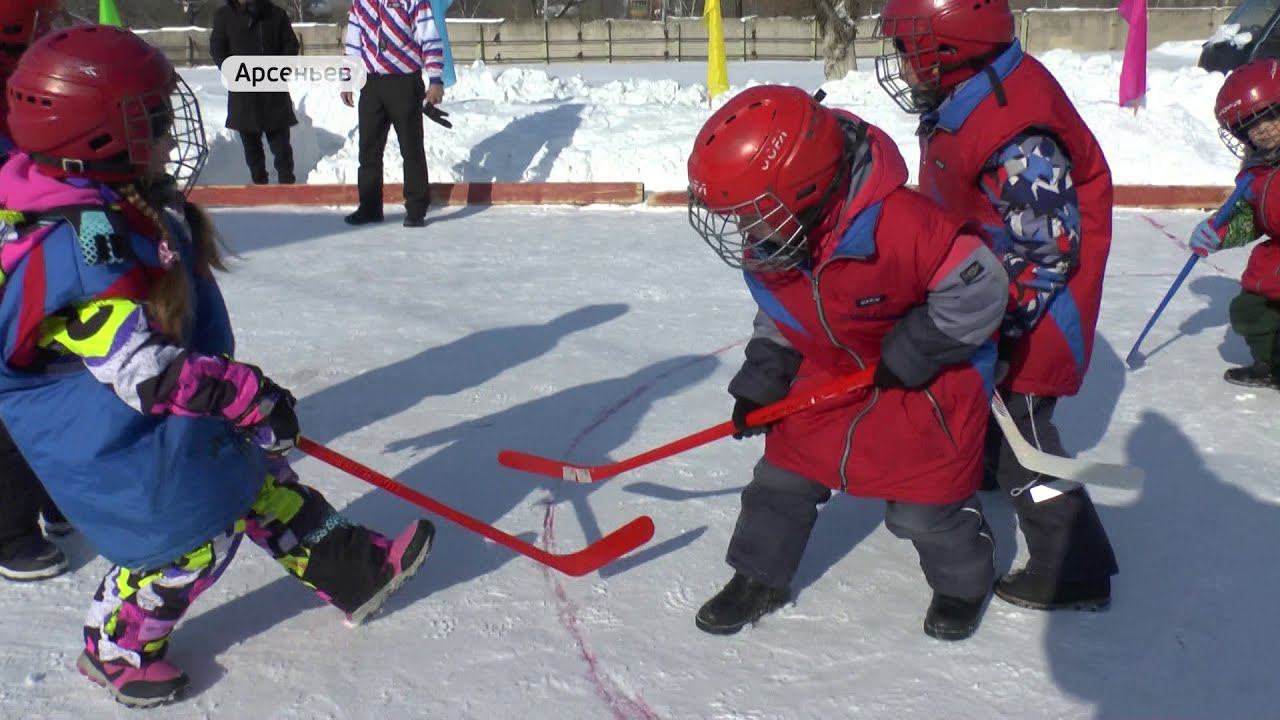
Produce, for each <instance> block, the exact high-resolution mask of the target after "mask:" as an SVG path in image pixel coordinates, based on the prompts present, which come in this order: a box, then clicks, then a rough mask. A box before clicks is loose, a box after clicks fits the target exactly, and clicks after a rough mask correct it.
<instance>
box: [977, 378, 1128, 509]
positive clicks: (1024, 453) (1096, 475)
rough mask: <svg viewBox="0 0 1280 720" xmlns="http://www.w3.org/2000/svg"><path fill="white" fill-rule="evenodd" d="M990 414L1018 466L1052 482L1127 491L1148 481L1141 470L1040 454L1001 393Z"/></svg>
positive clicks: (994, 396)
mask: <svg viewBox="0 0 1280 720" xmlns="http://www.w3.org/2000/svg"><path fill="white" fill-rule="evenodd" d="M991 414H992V415H995V417H996V422H997V423H998V424H999V425H1000V430H1001V431H1003V432H1004V436H1005V439H1007V440H1008V441H1009V447H1010V448H1011V449H1012V450H1013V455H1014V457H1016V458H1017V459H1018V464H1020V465H1022V467H1024V468H1026V469H1028V470H1030V471H1031V472H1034V473H1040V474H1041V475H1046V476H1048V477H1053V478H1062V479H1064V480H1075V481H1076V482H1082V483H1085V484H1087V485H1099V486H1102V487H1112V488H1123V489H1126V490H1130V489H1136V488H1138V487H1141V485H1142V482H1143V480H1145V479H1146V473H1144V472H1143V471H1142V468H1136V467H1132V466H1130V465H1116V464H1113V463H1104V462H1094V461H1092V460H1083V459H1080V458H1065V457H1060V456H1058V455H1050V454H1049V453H1047V452H1044V451H1042V450H1040V449H1039V448H1037V447H1035V446H1034V445H1032V444H1031V443H1029V442H1027V439H1026V438H1025V437H1023V436H1022V432H1021V431H1020V430H1018V425H1017V423H1015V422H1014V421H1013V416H1012V415H1010V414H1009V408H1007V407H1005V404H1004V400H1002V399H1001V398H1000V393H995V394H994V395H992V396H991Z"/></svg>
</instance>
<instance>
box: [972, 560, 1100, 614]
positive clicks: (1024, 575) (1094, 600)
mask: <svg viewBox="0 0 1280 720" xmlns="http://www.w3.org/2000/svg"><path fill="white" fill-rule="evenodd" d="M996 595H997V596H998V597H999V598H1000V599H1001V600H1004V601H1005V602H1007V603H1011V604H1013V605H1017V606H1018V607H1024V608H1027V609H1029V610H1093V611H1097V610H1105V609H1107V607H1108V606H1109V605H1110V604H1111V578H1110V577H1103V578H1101V579H1098V580H1088V581H1081V582H1060V581H1058V580H1057V579H1055V578H1052V577H1049V576H1047V575H1038V574H1036V573H1033V572H1031V571H1030V570H1025V569H1023V570H1018V571H1016V572H1012V573H1009V574H1008V575H1005V576H1004V577H1002V578H1000V580H998V581H997V582H996Z"/></svg>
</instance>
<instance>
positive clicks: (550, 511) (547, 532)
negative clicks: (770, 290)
mask: <svg viewBox="0 0 1280 720" xmlns="http://www.w3.org/2000/svg"><path fill="white" fill-rule="evenodd" d="M742 342H743V341H739V342H736V343H733V344H732V345H726V346H724V347H722V348H720V349H718V350H715V351H713V352H711V353H709V354H707V355H703V356H701V357H698V358H694V359H692V360H690V361H688V362H685V363H681V364H680V365H678V366H676V367H674V368H671V369H670V370H668V371H666V372H664V373H662V374H661V375H659V376H657V377H656V378H654V379H653V380H650V381H649V382H647V383H645V384H643V385H641V386H640V387H638V388H636V389H635V390H632V391H631V392H629V393H627V394H626V395H625V396H623V397H622V398H620V399H619V400H617V401H616V402H614V403H613V404H612V405H610V406H609V407H607V408H605V409H604V410H602V411H601V412H600V413H599V414H598V415H596V417H595V418H594V419H593V420H592V421H591V422H590V423H588V425H587V427H586V429H584V430H583V431H582V432H580V433H578V435H577V437H575V438H574V439H573V441H572V442H570V443H569V448H568V450H567V452H566V453H565V456H566V457H568V456H569V455H570V454H571V453H572V452H573V451H574V450H576V449H577V448H578V445H579V444H580V443H582V441H583V440H585V439H586V438H587V436H588V435H590V434H591V433H592V432H594V431H595V430H596V429H597V428H599V427H600V426H601V425H603V424H605V423H606V422H608V420H609V418H611V417H613V416H614V415H616V414H617V413H618V411H619V410H622V409H623V408H624V407H626V406H627V405H630V404H631V403H632V402H634V401H635V400H636V399H637V398H639V397H640V396H642V395H644V394H645V393H646V392H648V391H649V390H650V389H651V388H652V387H653V386H654V385H657V384H658V383H659V382H661V381H662V380H665V379H666V378H667V377H668V376H670V375H672V374H673V373H676V372H679V371H681V370H684V369H685V368H687V367H690V366H691V365H694V364H696V363H699V362H702V361H703V360H706V359H708V358H711V357H715V356H717V355H720V354H721V353H723V352H725V351H727V350H730V349H732V348H734V347H737V346H738V345H741V344H742ZM552 499H553V500H554V498H552ZM555 541H556V508H555V505H554V503H552V502H548V503H547V509H546V513H545V514H544V515H543V516H542V545H543V547H545V548H546V549H547V550H553V549H554V547H555ZM542 576H543V577H544V578H546V579H547V582H548V583H549V584H550V585H551V591H552V593H554V594H555V596H556V602H557V604H558V605H559V606H560V607H559V610H560V612H559V615H560V624H561V625H562V626H564V629H565V631H566V632H568V633H569V636H570V637H572V638H573V641H574V643H575V644H576V645H577V646H578V653H579V654H580V655H581V656H582V659H583V661H585V662H586V663H587V678H588V679H589V680H590V681H591V685H592V687H593V688H594V689H595V691H596V695H599V696H600V699H601V700H604V701H605V703H607V704H608V705H609V710H611V711H612V712H613V717H614V718H617V720H630V719H631V718H641V719H642V720H658V714H657V713H655V712H654V711H653V708H651V707H649V704H648V703H646V702H645V701H644V698H643V697H641V696H640V695H639V693H637V694H636V697H635V698H634V699H632V698H631V697H628V696H627V693H626V691H624V690H623V689H622V688H620V687H618V685H617V683H615V682H614V681H613V680H612V679H610V678H609V677H608V676H607V675H606V674H605V672H604V670H603V669H602V668H601V667H600V660H599V658H597V657H596V654H595V653H594V652H592V651H591V648H589V647H587V637H586V633H584V632H583V630H582V625H581V624H580V623H579V622H578V604H577V603H576V602H574V601H573V599H572V598H570V597H569V594H568V593H567V592H565V589H564V583H562V582H560V577H559V576H558V575H555V574H554V573H552V572H551V569H550V568H547V567H543V568H542Z"/></svg>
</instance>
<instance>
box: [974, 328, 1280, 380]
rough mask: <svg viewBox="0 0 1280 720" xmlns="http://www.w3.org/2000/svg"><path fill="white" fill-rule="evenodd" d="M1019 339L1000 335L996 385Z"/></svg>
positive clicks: (1003, 378) (1002, 376) (1004, 373)
mask: <svg viewBox="0 0 1280 720" xmlns="http://www.w3.org/2000/svg"><path fill="white" fill-rule="evenodd" d="M1277 337H1280V335H1277ZM1021 339H1022V338H1020V337H1009V336H1008V335H1002V336H1001V337H1000V343H999V344H998V345H997V346H996V369H995V382H996V384H997V385H1000V384H1002V383H1003V382H1004V380H1005V378H1006V377H1008V375H1009V366H1010V365H1011V364H1012V363H1013V351H1014V350H1015V349H1016V348H1017V346H1018V341H1019V340H1021Z"/></svg>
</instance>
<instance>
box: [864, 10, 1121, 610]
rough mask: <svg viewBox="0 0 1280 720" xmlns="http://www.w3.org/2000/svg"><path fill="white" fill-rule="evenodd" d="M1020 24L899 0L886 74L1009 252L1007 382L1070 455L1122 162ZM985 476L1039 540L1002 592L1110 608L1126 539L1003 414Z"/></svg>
mask: <svg viewBox="0 0 1280 720" xmlns="http://www.w3.org/2000/svg"><path fill="white" fill-rule="evenodd" d="M1013 25H1014V23H1013V14H1012V13H1011V12H1010V10H1009V3H1008V0H982V2H972V0H888V2H887V3H886V4H885V7H884V10H883V11H882V12H881V14H880V20H879V24H878V27H877V34H878V35H879V36H880V37H881V38H882V39H883V40H884V44H885V51H884V53H883V54H882V55H881V57H879V58H878V59H877V60H876V77H877V79H878V80H879V81H880V84H881V85H882V86H883V87H884V89H885V91H886V92H888V93H889V95H890V96H891V97H893V98H894V100H896V101H897V102H898V104H899V105H900V106H901V107H902V108H903V109H904V110H906V111H907V112H911V113H916V114H919V115H920V127H919V129H918V130H917V134H918V135H919V136H920V175H919V179H920V189H921V191H923V192H924V193H926V194H928V195H929V196H930V197H932V198H933V199H934V200H937V201H938V202H939V203H940V204H941V205H942V206H943V207H945V208H947V209H948V210H950V211H952V212H956V213H959V214H961V215H963V216H966V217H973V218H978V219H979V220H980V221H981V222H982V223H983V226H984V228H985V229H986V231H987V234H988V237H989V238H990V239H991V244H992V245H991V246H992V249H993V250H994V251H995V253H996V255H997V256H998V257H999V258H1000V260H1001V262H1002V263H1003V264H1004V268H1005V272H1006V274H1007V275H1008V280H1009V285H1008V289H1007V308H1006V313H1005V319H1004V322H1003V323H1002V324H1001V328H1000V334H1001V340H1000V359H1001V363H1000V365H1001V372H1000V373H999V374H1000V375H1001V376H1002V380H1001V382H1000V387H999V392H1000V393H1001V396H1002V397H1003V398H1004V400H1005V403H1006V405H1008V407H1009V411H1010V414H1011V415H1012V416H1013V418H1014V420H1015V422H1016V423H1017V425H1018V429H1019V431H1020V432H1022V433H1023V434H1024V435H1025V436H1026V437H1028V438H1032V439H1034V441H1035V442H1037V443H1038V444H1039V446H1040V448H1041V449H1042V450H1044V451H1046V452H1050V453H1054V454H1058V455H1062V454H1065V449H1064V448H1063V446H1062V443H1061V441H1060V439H1059V437H1058V430H1057V428H1056V427H1054V425H1053V422H1052V419H1053V411H1054V408H1055V407H1056V405H1057V401H1058V399H1059V398H1062V397H1068V396H1071V395H1075V394H1076V393H1077V392H1079V390H1080V386H1081V383H1082V382H1083V381H1084V376H1085V372H1086V371H1087V370H1088V367H1089V360H1090V357H1091V355H1092V352H1093V339H1094V329H1095V327H1096V325H1097V321H1098V308H1099V305H1100V303H1101V300H1102V278H1103V274H1104V272H1105V270H1106V263H1107V256H1108V254H1109V252H1110V248H1111V206H1112V188H1111V173H1110V170H1109V169H1108V167H1107V161H1106V158H1104V157H1103V155H1102V148H1101V147H1099V145H1098V142H1097V140H1096V139H1095V138H1094V137H1093V133H1091V132H1090V131H1089V128H1088V127H1086V126H1085V124H1084V121H1083V120H1081V119H1080V115H1079V114H1078V113H1077V112H1076V110H1075V108H1074V107H1073V106H1072V104H1071V101H1070V100H1069V99H1068V98H1067V96H1066V93H1064V92H1063V90H1062V87H1061V86H1060V85H1058V82H1057V81H1056V80H1055V79H1054V78H1053V76H1052V75H1050V74H1049V72H1048V71H1047V70H1045V69H1044V66H1042V65H1041V64H1040V63H1039V62H1037V61H1036V59H1035V58H1033V57H1031V56H1030V55H1027V54H1025V53H1024V52H1023V51H1022V47H1021V45H1019V43H1018V41H1017V39H1016V38H1015V36H1014V28H1013ZM987 477H988V480H987V486H988V487H990V488H992V489H994V488H995V487H996V486H997V485H998V486H999V488H1000V489H1001V490H1002V491H1003V492H1005V493H1007V494H1008V495H1009V496H1010V497H1011V498H1012V499H1013V506H1014V509H1015V510H1016V512H1017V514H1018V521H1019V524H1020V525H1021V527H1022V532H1023V535H1024V536H1025V537H1026V540H1027V550H1028V553H1029V555H1030V557H1029V559H1028V561H1027V565H1026V567H1024V568H1022V569H1020V570H1017V571H1014V572H1012V573H1010V574H1009V575H1006V576H1005V577H1003V578H1001V579H1000V581H999V582H998V583H997V584H996V588H995V593H996V595H998V596H999V597H1000V598H1002V599H1004V600H1005V601H1007V602H1011V603H1013V604H1015V605H1019V606H1022V607H1027V608H1033V609H1040V610H1054V609H1060V608H1061V609H1067V608H1071V609H1088V610H1096V609H1101V608H1104V607H1106V606H1107V605H1108V603H1110V600H1111V576H1112V575H1114V574H1115V573H1116V572H1117V566H1116V561H1115V554H1114V553H1113V551H1112V549H1111V542H1110V540H1109V539H1108V538H1107V534H1106V531H1105V530H1104V529H1103V527H1102V521H1101V520H1100V519H1099V517H1098V513H1097V510H1096V508H1095V507H1094V505H1093V501H1092V500H1091V499H1090V497H1089V494H1088V492H1087V491H1086V490H1085V489H1084V487H1082V486H1081V485H1079V484H1078V483H1074V482H1068V481H1064V480H1059V479H1054V478H1049V477H1044V476H1041V475H1038V474H1034V473H1030V472H1028V471H1027V470H1026V469H1025V468H1023V467H1021V466H1020V465H1019V464H1018V463H1017V460H1016V458H1015V457H1014V455H1013V452H1012V450H1011V449H1010V447H1009V443H1008V441H1007V440H1006V439H1005V437H1004V434H1003V433H1002V432H1001V431H1000V429H999V427H998V426H997V425H996V424H995V422H994V421H992V422H991V426H990V436H989V439H988V463H987Z"/></svg>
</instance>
